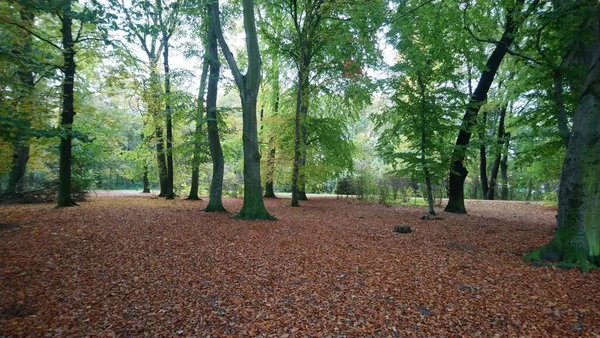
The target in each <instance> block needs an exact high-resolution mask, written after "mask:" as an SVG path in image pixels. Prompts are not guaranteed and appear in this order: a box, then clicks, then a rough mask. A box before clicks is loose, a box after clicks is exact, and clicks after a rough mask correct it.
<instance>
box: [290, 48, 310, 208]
mask: <svg viewBox="0 0 600 338" xmlns="http://www.w3.org/2000/svg"><path fill="white" fill-rule="evenodd" d="M307 48H308V46H306V45H303V46H302V47H301V49H302V52H301V55H302V56H301V60H300V61H298V88H297V89H296V115H295V118H294V168H293V171H292V206H293V207H297V206H300V204H299V203H298V201H299V200H306V199H307V198H306V191H305V182H304V180H305V176H304V175H303V174H302V171H304V166H305V165H306V126H305V124H306V118H307V116H308V105H309V88H308V87H309V85H310V82H309V79H308V77H309V67H310V61H311V60H310V52H309V51H308V50H307Z"/></svg>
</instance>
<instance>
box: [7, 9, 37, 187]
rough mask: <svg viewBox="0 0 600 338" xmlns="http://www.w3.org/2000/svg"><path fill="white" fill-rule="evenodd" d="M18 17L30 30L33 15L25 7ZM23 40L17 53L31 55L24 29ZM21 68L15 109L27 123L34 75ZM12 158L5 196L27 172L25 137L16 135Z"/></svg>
mask: <svg viewBox="0 0 600 338" xmlns="http://www.w3.org/2000/svg"><path fill="white" fill-rule="evenodd" d="M20 17H21V20H22V21H23V25H24V26H25V27H28V28H30V27H31V26H32V25H33V23H34V20H35V16H34V14H33V13H31V12H30V11H28V10H27V9H26V8H25V6H23V7H22V8H21V10H20ZM21 35H22V39H23V45H22V46H21V47H22V50H21V51H19V52H18V53H25V54H27V53H31V33H30V32H28V31H27V30H25V29H22V30H21ZM21 67H22V68H21V69H19V70H18V71H17V75H18V77H19V81H20V83H19V87H20V88H19V90H18V91H19V92H20V94H19V97H18V98H17V100H18V102H17V103H16V109H17V111H18V112H19V114H20V115H21V116H27V120H28V123H29V121H30V120H31V117H32V115H33V112H32V110H33V106H34V104H35V103H34V98H33V89H34V86H35V82H34V77H33V76H34V75H33V72H32V71H31V69H29V67H27V66H21ZM13 149H14V152H13V157H12V167H11V171H10V173H9V176H8V185H7V187H6V190H5V192H6V193H7V194H15V193H17V189H18V185H19V184H22V181H23V178H24V177H25V172H26V171H27V161H28V160H29V139H28V136H27V135H22V136H20V135H17V140H16V142H14V144H13Z"/></svg>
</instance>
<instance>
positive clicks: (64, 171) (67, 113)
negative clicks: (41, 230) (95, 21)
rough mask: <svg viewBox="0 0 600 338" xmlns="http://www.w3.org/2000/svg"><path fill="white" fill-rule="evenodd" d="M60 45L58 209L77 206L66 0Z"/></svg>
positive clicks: (72, 81)
mask: <svg viewBox="0 0 600 338" xmlns="http://www.w3.org/2000/svg"><path fill="white" fill-rule="evenodd" d="M62 14H63V15H62V19H61V21H62V27H61V34H62V43H63V50H62V53H63V73H64V79H63V83H62V94H63V97H62V113H61V118H60V125H61V128H63V130H64V134H63V135H62V137H61V139H60V160H59V174H58V177H59V186H58V207H69V206H75V205H77V204H76V203H75V202H74V201H73V198H72V197H71V160H72V153H71V150H72V149H71V144H72V131H73V118H74V116H75V110H74V100H75V99H74V84H75V68H76V65H75V49H74V47H75V42H74V41H73V32H72V30H71V29H72V26H73V16H72V15H73V13H71V0H66V1H65V4H64V7H63V11H62Z"/></svg>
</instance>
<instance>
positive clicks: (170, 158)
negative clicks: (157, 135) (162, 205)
mask: <svg viewBox="0 0 600 338" xmlns="http://www.w3.org/2000/svg"><path fill="white" fill-rule="evenodd" d="M163 66H164V70H165V115H166V118H167V154H166V156H167V182H166V183H167V185H166V190H167V196H166V197H167V199H168V200H172V199H174V198H175V192H174V191H173V190H174V188H173V112H172V109H171V73H170V70H169V38H168V35H167V33H166V32H163Z"/></svg>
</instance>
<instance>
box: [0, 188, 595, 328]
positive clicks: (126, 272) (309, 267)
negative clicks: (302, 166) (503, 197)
mask: <svg viewBox="0 0 600 338" xmlns="http://www.w3.org/2000/svg"><path fill="white" fill-rule="evenodd" d="M206 203H207V202H206V201H200V202H198V201H186V200H181V199H176V200H174V201H165V200H158V199H155V198H151V197H149V196H142V195H141V194H140V195H136V196H103V195H97V196H94V197H93V198H92V199H91V200H90V201H89V202H84V203H81V206H80V207H76V208H66V209H55V208H54V205H51V204H38V205H10V206H3V208H2V210H0V217H2V222H3V223H4V224H11V226H10V227H3V228H0V281H1V286H0V336H12V337H54V336H56V337H83V336H89V337H130V336H136V337H139V336H141V337H143V336H160V337H169V336H171V337H223V336H232V337H249V336H260V337H308V336H310V337H365V336H368V337H405V336H493V335H498V336H540V337H541V336H544V337H549V336H574V337H575V336H596V337H597V336H598V335H600V293H598V287H599V286H600V273H599V272H598V271H594V272H592V273H590V274H581V273H580V272H578V271H576V270H561V269H555V268H551V267H537V268H536V267H533V266H531V265H530V264H527V263H525V262H523V259H522V258H523V255H524V254H525V253H526V252H527V251H528V250H532V249H534V248H536V247H539V246H541V245H543V244H545V243H546V242H548V241H549V240H550V239H551V237H552V233H553V228H554V222H555V218H554V216H555V213H556V211H555V210H552V209H549V208H545V207H542V206H540V205H536V204H528V203H523V202H506V201H468V202H467V209H468V211H469V213H470V214H469V215H455V214H449V213H444V212H440V215H441V217H442V218H443V219H441V220H439V219H438V220H435V221H431V220H430V221H426V220H421V219H420V216H422V213H423V210H422V208H419V207H408V206H393V207H388V206H382V205H377V204H368V203H361V202H359V201H356V200H351V199H339V200H338V199H334V198H313V199H311V200H310V201H306V202H303V203H302V207H300V208H292V207H289V200H286V199H277V200H271V199H268V200H265V203H266V205H267V208H268V210H269V211H270V212H271V213H272V214H273V215H275V216H277V217H278V219H279V220H278V221H276V222H272V221H265V222H262V221H261V222H257V221H254V222H251V221H236V220H233V219H232V216H233V215H234V214H215V213H205V212H202V211H201V209H202V208H203V207H204V206H205V205H206ZM224 204H225V207H226V208H227V209H228V210H232V211H235V210H239V209H240V208H241V204H242V200H241V199H233V198H231V199H225V200H224ZM396 224H404V225H408V226H411V227H412V228H413V229H414V232H412V233H410V234H398V233H394V232H393V230H394V225H396Z"/></svg>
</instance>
